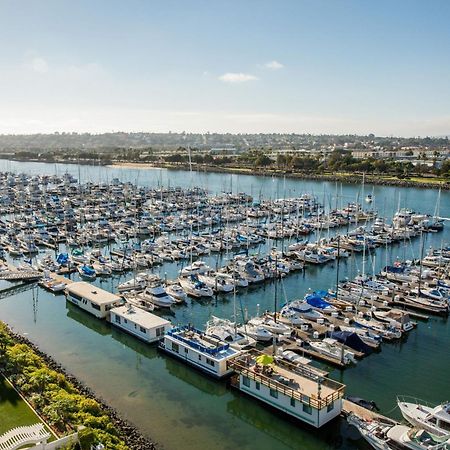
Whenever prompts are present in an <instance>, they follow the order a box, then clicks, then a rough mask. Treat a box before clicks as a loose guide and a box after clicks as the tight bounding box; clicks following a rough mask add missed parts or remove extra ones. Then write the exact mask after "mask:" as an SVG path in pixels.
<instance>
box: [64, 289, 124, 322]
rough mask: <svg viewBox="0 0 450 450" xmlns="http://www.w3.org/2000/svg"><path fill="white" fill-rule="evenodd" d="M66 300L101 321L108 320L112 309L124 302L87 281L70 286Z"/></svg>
mask: <svg viewBox="0 0 450 450" xmlns="http://www.w3.org/2000/svg"><path fill="white" fill-rule="evenodd" d="M66 298H67V300H68V301H69V302H71V303H73V304H74V305H77V306H78V307H80V308H81V309H84V310H85V311H87V312H89V313H91V314H92V315H94V316H95V317H97V318H99V319H106V318H107V317H109V313H110V310H111V309H112V308H115V307H116V306H120V305H121V304H122V303H123V300H122V299H121V298H120V297H119V296H118V295H115V294H112V293H111V292H108V291H105V290H103V289H100V288H98V287H97V286H94V285H92V284H90V283H87V282H85V281H77V282H75V283H70V284H68V285H67V287H66Z"/></svg>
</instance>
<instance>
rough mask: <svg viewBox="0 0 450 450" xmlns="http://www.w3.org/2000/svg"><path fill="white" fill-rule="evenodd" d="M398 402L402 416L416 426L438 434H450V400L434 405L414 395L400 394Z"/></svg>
mask: <svg viewBox="0 0 450 450" xmlns="http://www.w3.org/2000/svg"><path fill="white" fill-rule="evenodd" d="M397 404H398V407H399V408H400V411H401V413H402V416H403V417H404V418H405V419H406V420H407V421H408V422H409V423H410V424H412V425H414V426H415V427H419V428H424V429H425V430H427V431H429V432H430V433H433V434H435V435H437V436H447V435H450V402H446V403H442V404H440V405H438V406H433V405H430V404H426V403H425V402H422V401H419V400H417V399H415V398H412V397H407V396H398V397H397Z"/></svg>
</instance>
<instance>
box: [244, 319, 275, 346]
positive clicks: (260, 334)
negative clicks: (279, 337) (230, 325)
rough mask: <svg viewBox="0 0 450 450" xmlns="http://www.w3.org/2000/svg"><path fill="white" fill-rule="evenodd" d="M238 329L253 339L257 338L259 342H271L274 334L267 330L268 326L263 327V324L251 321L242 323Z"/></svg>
mask: <svg viewBox="0 0 450 450" xmlns="http://www.w3.org/2000/svg"><path fill="white" fill-rule="evenodd" d="M237 331H239V333H242V334H245V335H246V336H250V337H251V338H253V339H256V340H257V341H259V342H269V341H271V340H272V339H273V334H272V333H271V332H270V331H269V330H267V328H264V327H262V326H261V325H253V324H251V323H247V324H245V325H241V326H240V327H239V328H238V329H237Z"/></svg>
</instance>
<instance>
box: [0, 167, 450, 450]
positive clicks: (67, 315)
mask: <svg viewBox="0 0 450 450" xmlns="http://www.w3.org/2000/svg"><path fill="white" fill-rule="evenodd" d="M7 170H9V171H12V172H16V173H20V172H23V173H27V174H50V175H51V174H58V175H62V174H63V173H65V172H69V173H71V174H72V175H73V176H75V177H76V178H79V179H80V181H81V182H86V181H89V180H90V181H104V182H108V181H111V180H112V179H113V178H115V177H117V178H119V179H121V180H122V181H131V182H133V183H135V184H137V185H144V186H151V187H158V186H161V185H162V186H165V187H167V186H171V187H175V186H180V187H189V186H199V187H202V188H206V189H208V190H209V191H210V193H211V194H214V193H219V192H223V191H232V192H245V193H248V194H251V195H253V196H254V197H255V198H258V197H264V198H272V199H274V198H282V197H293V196H299V195H301V194H303V193H311V194H313V195H315V196H317V198H318V200H319V201H320V202H321V203H322V204H324V205H326V206H328V207H330V208H332V207H334V206H335V205H338V206H340V205H341V204H344V206H345V204H346V203H348V202H352V201H353V202H354V201H360V202H361V201H363V200H361V199H364V195H365V194H368V193H370V194H372V195H373V198H374V203H373V207H374V208H376V209H377V210H378V212H379V215H381V216H386V217H392V215H393V214H394V212H395V211H396V210H397V209H398V208H399V207H408V208H411V209H414V210H416V211H418V212H421V213H429V214H433V213H434V212H435V208H436V202H437V198H438V191H437V190H429V189H420V188H417V189H416V188H400V187H384V186H368V185H366V186H364V187H362V186H356V185H342V186H341V185H340V184H335V183H329V182H314V181H304V180H294V179H284V178H271V177H255V176H249V175H230V174H214V173H197V172H186V171H175V170H166V169H129V168H107V167H93V166H76V165H61V164H42V163H21V162H11V161H4V160H2V161H0V171H7ZM363 190H364V192H363ZM439 215H440V216H441V217H450V193H449V192H442V193H441V198H440V209H439ZM341 231H345V230H341ZM316 236H317V233H316ZM310 239H315V237H314V235H313V236H311V237H310ZM424 239H426V241H425V245H424V247H425V249H427V248H428V247H429V246H434V247H435V248H439V247H441V245H442V244H444V245H445V244H448V243H449V242H450V223H449V222H446V227H445V229H444V231H443V232H440V233H429V234H425V235H424ZM274 245H275V244H274ZM278 245H280V244H279V243H278ZM419 247H420V244H419V239H416V240H413V241H411V242H409V241H406V242H403V243H400V244H395V245H393V246H391V247H389V248H387V249H385V248H378V249H376V250H375V251H373V252H372V253H371V254H369V255H367V258H366V262H365V271H366V273H372V272H376V271H378V270H379V269H380V268H381V267H383V266H384V265H385V264H386V262H389V263H390V262H392V261H394V260H395V259H396V258H397V257H399V258H401V259H404V258H406V259H413V258H418V257H420V249H419ZM230 256H231V255H230ZM215 258H217V257H214V259H213V258H212V257H209V259H208V258H203V259H205V261H206V262H207V263H208V264H210V265H212V266H213V265H216V264H219V265H220V264H224V263H225V262H226V258H227V256H226V255H223V256H222V257H221V260H216V259H215ZM180 268H181V265H177V263H170V264H165V265H163V266H161V267H158V268H155V269H154V270H155V273H158V274H159V275H160V276H161V277H163V278H164V277H166V276H167V277H169V278H174V277H176V274H177V272H178V270H179V269H180ZM339 270H340V275H339V278H340V279H343V278H345V277H349V278H350V277H352V276H355V275H356V274H357V273H358V271H361V270H362V256H361V255H358V256H355V257H350V258H348V259H347V260H344V261H343V262H342V263H341V264H340V269H339ZM131 276H132V275H131V274H130V273H129V274H127V275H125V276H121V277H112V278H106V279H104V280H102V279H98V280H96V281H95V284H97V285H99V286H101V287H102V288H104V289H107V290H111V291H114V290H115V289H116V288H117V285H118V283H119V282H122V281H123V280H125V279H129V278H131ZM335 284H336V265H335V264H327V265H326V266H325V267H312V266H308V268H307V269H306V270H305V271H304V272H301V273H294V274H292V275H288V276H287V277H286V278H284V279H283V280H282V282H280V283H279V284H278V286H277V290H278V304H281V303H284V302H285V301H289V300H292V299H294V298H300V297H303V295H304V294H305V293H306V292H307V291H308V290H309V289H311V290H314V289H327V288H334V286H335ZM274 291H275V286H274V284H273V283H267V284H264V285H262V286H255V287H251V288H248V289H246V290H243V291H241V292H239V294H238V295H237V306H238V308H237V311H238V317H237V319H238V320H242V316H243V315H244V314H245V313H247V314H248V315H249V316H252V315H255V314H256V313H257V311H258V310H260V311H261V312H262V311H264V310H266V309H269V310H273V309H274V297H275V295H274ZM233 311H234V306H233V296H232V295H228V296H221V295H219V296H217V297H214V298H213V299H208V300H200V301H199V300H189V301H188V302H187V304H186V305H177V306H176V307H174V308H173V313H171V315H166V317H168V318H169V319H170V320H171V321H172V322H173V323H174V324H178V323H180V324H181V323H192V324H194V325H195V326H197V327H199V328H202V327H203V326H204V324H205V322H206V321H207V320H208V319H209V318H210V317H211V315H215V316H219V317H225V318H230V319H232V318H233ZM162 315H164V314H162ZM239 315H241V317H239ZM0 319H1V320H3V321H5V322H7V323H8V324H9V325H10V326H11V327H12V328H13V329H14V330H15V331H16V332H19V333H22V334H24V335H26V336H27V337H28V338H29V339H30V340H31V341H33V342H35V343H36V344H37V345H38V346H39V347H40V348H41V349H42V350H43V351H45V352H46V353H48V354H49V355H51V356H52V357H53V358H54V359H56V360H57V361H58V362H60V363H61V364H62V365H64V366H65V367H66V369H67V370H68V371H69V372H71V373H73V374H74V375H75V376H77V377H78V378H79V379H80V380H81V381H83V382H84V383H86V384H87V385H88V386H90V387H91V388H92V389H93V390H94V391H95V392H96V393H97V394H98V395H99V396H100V397H102V398H103V399H104V400H105V401H106V402H108V403H109V404H111V405H112V406H113V407H115V408H116V409H117V410H118V411H119V412H120V413H121V414H122V415H123V416H124V417H126V418H128V419H129V420H130V421H131V422H133V423H134V424H135V425H137V426H138V427H139V428H140V429H141V430H142V431H143V432H144V433H146V434H148V435H149V436H150V437H151V438H152V439H154V440H155V441H156V442H157V443H159V444H160V445H161V446H162V447H163V448H166V449H180V448H183V449H185V450H191V449H192V450H193V449H198V448H205V449H206V448H207V449H211V450H212V449H234V448H240V449H248V450H250V449H258V450H261V449H288V448H296V449H331V448H341V449H347V448H348V449H350V448H366V445H365V444H364V443H363V442H362V441H361V440H360V439H358V436H357V433H356V432H355V430H352V429H349V427H347V425H346V424H345V423H344V422H343V421H341V420H338V421H335V422H333V423H331V424H329V425H327V426H326V427H325V428H324V429H323V430H322V429H321V430H320V431H316V430H312V429H310V428H307V427H306V426H303V425H302V424H301V423H298V422H295V421H293V420H291V419H289V418H287V417H286V416H283V415H280V414H279V413H278V412H277V411H274V410H271V409H269V408H268V407H267V406H266V405H264V404H261V403H258V402H257V401H256V400H254V399H252V398H249V397H246V396H243V395H242V394H240V393H238V392H236V391H234V390H231V389H230V388H229V387H228V386H227V384H226V382H218V381H215V380H213V379H210V378H208V377H206V376H205V375H204V374H202V373H200V372H198V371H196V370H194V369H191V368H190V367H187V366H186V365H184V364H183V363H181V362H179V361H177V360H175V359H173V358H171V357H169V356H167V355H164V354H161V353H160V352H159V351H158V350H157V349H156V347H155V346H150V345H147V344H144V343H142V342H140V341H138V340H137V339H135V338H133V337H132V336H129V335H127V334H125V333H122V332H121V331H118V330H117V329H115V328H111V326H110V325H109V324H107V323H105V322H103V321H100V320H98V319H96V318H94V317H93V316H90V315H89V314H87V313H85V312H84V311H81V310H80V309H78V308H77V307H76V306H74V305H72V304H69V303H67V302H66V300H65V298H64V296H63V295H57V296H54V295H52V294H50V293H48V292H47V291H44V290H42V289H40V288H33V289H31V288H30V289H28V290H26V291H22V292H20V293H17V294H15V295H12V296H10V297H7V298H3V299H1V300H0ZM449 344H450V326H449V322H448V320H447V319H446V318H439V317H430V319H429V320H428V321H419V324H418V326H417V328H416V329H415V330H413V331H411V332H410V333H409V334H408V336H407V337H406V338H405V339H404V340H402V341H399V342H396V343H384V344H383V345H382V350H381V351H380V352H379V353H375V354H372V355H370V356H369V357H367V358H365V359H363V360H361V361H358V363H357V364H356V365H355V366H353V367H350V368H347V369H345V370H338V369H334V368H333V367H326V366H324V365H321V366H320V367H322V368H325V369H327V370H329V371H330V376H331V377H332V378H334V379H336V380H338V381H340V382H342V383H345V384H346V385H347V390H346V392H347V394H350V395H355V396H359V397H363V398H365V399H367V400H373V401H375V402H376V403H377V405H378V406H379V407H380V408H381V412H382V413H384V414H386V415H389V416H391V417H394V418H400V414H399V411H398V409H396V408H395V405H396V395H400V394H407V395H413V396H416V397H418V398H422V399H424V400H427V401H430V402H441V401H444V400H448V399H449V398H450V383H449V382H448V379H449V376H448V374H449V373H450V357H449V353H448V352H449Z"/></svg>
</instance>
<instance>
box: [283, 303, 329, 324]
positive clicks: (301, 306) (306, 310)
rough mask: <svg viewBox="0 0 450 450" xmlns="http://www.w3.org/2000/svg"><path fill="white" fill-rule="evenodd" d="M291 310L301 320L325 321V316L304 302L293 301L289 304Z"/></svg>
mask: <svg viewBox="0 0 450 450" xmlns="http://www.w3.org/2000/svg"><path fill="white" fill-rule="evenodd" d="M289 308H291V309H293V310H294V311H295V312H296V313H297V314H298V315H299V316H300V317H301V318H303V319H307V320H312V321H314V322H317V320H319V319H325V316H324V315H323V314H322V313H320V312H319V311H316V310H315V309H314V308H313V307H312V306H311V305H309V304H308V303H306V302H305V301H304V300H293V301H292V302H291V303H289Z"/></svg>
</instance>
